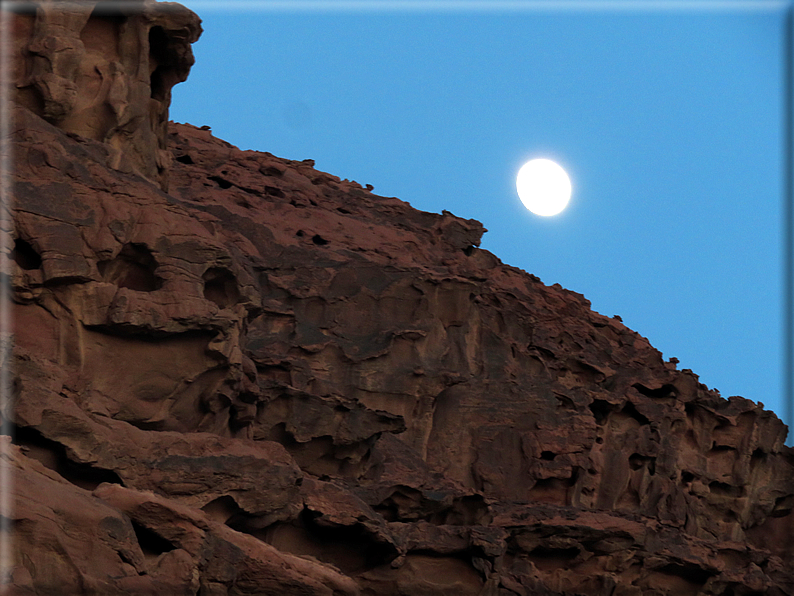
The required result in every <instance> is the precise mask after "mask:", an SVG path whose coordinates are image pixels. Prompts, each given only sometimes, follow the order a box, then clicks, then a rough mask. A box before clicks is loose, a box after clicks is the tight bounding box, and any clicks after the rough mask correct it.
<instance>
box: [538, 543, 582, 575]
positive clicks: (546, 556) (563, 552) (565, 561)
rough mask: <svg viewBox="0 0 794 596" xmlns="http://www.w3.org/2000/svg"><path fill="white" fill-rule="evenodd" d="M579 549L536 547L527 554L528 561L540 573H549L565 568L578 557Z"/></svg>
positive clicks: (573, 547)
mask: <svg viewBox="0 0 794 596" xmlns="http://www.w3.org/2000/svg"><path fill="white" fill-rule="evenodd" d="M579 552H580V551H579V548H577V547H575V546H572V547H570V548H555V547H551V546H543V545H540V546H536V547H535V548H533V549H532V550H531V551H530V552H529V558H530V560H531V561H532V562H533V563H534V564H535V566H536V567H537V568H538V569H540V570H541V571H551V570H553V569H559V568H564V567H567V566H569V565H570V564H571V562H572V561H573V560H574V559H575V558H576V557H578V556H579Z"/></svg>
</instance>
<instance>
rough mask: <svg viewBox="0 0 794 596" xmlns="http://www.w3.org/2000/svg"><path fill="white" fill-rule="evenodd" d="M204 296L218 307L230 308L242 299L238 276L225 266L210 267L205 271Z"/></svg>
mask: <svg viewBox="0 0 794 596" xmlns="http://www.w3.org/2000/svg"><path fill="white" fill-rule="evenodd" d="M203 279H204V298H206V299H207V300H209V301H211V302H214V303H215V304H217V305H218V308H228V307H229V306H232V305H234V304H237V301H238V300H239V299H240V290H239V289H238V288H237V278H236V277H235V276H234V273H232V272H231V271H229V270H228V269H226V268H225V267H210V268H209V269H207V271H205V272H204V275H203Z"/></svg>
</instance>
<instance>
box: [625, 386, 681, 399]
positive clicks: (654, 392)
mask: <svg viewBox="0 0 794 596" xmlns="http://www.w3.org/2000/svg"><path fill="white" fill-rule="evenodd" d="M632 387H634V389H636V390H637V391H638V392H639V393H640V394H642V395H644V396H645V397H655V398H661V397H676V395H677V394H678V393H677V391H676V388H675V385H671V384H670V383H665V384H664V385H662V386H661V387H657V388H656V389H651V388H648V387H646V386H645V385H643V384H642V383H634V385H632Z"/></svg>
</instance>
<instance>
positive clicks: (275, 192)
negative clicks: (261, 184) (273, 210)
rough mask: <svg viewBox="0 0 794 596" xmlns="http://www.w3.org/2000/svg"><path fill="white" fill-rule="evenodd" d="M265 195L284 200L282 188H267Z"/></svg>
mask: <svg viewBox="0 0 794 596" xmlns="http://www.w3.org/2000/svg"><path fill="white" fill-rule="evenodd" d="M265 194H266V195H268V196H271V197H276V198H279V199H283V198H284V191H282V190H281V189H280V188H277V187H275V186H265Z"/></svg>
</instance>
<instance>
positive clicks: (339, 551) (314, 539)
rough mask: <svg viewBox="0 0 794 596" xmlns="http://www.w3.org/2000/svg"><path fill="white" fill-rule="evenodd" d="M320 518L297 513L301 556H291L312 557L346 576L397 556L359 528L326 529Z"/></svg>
mask: <svg viewBox="0 0 794 596" xmlns="http://www.w3.org/2000/svg"><path fill="white" fill-rule="evenodd" d="M320 518H322V514H321V513H320V512H317V511H312V510H310V509H308V508H304V510H303V511H302V512H301V514H300V515H299V519H298V526H299V527H302V529H303V531H304V532H305V534H304V540H303V541H302V542H303V544H302V545H301V547H300V548H301V550H303V551H304V552H302V553H297V552H295V553H294V554H304V555H311V556H314V557H316V558H317V559H319V560H321V561H323V562H325V563H330V564H332V565H336V566H337V567H339V568H340V569H342V570H343V571H346V572H348V573H350V572H356V571H363V570H365V569H371V568H373V567H377V566H379V565H383V564H385V563H389V562H390V561H393V560H394V559H395V558H396V557H397V555H398V552H397V549H396V547H395V546H394V545H392V544H389V543H387V542H379V541H377V540H375V539H374V537H373V536H372V534H371V533H370V532H368V531H367V529H366V527H365V526H364V525H363V524H354V525H349V526H340V525H333V526H328V525H324V524H322V522H321V521H320ZM296 550H297V549H296Z"/></svg>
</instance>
